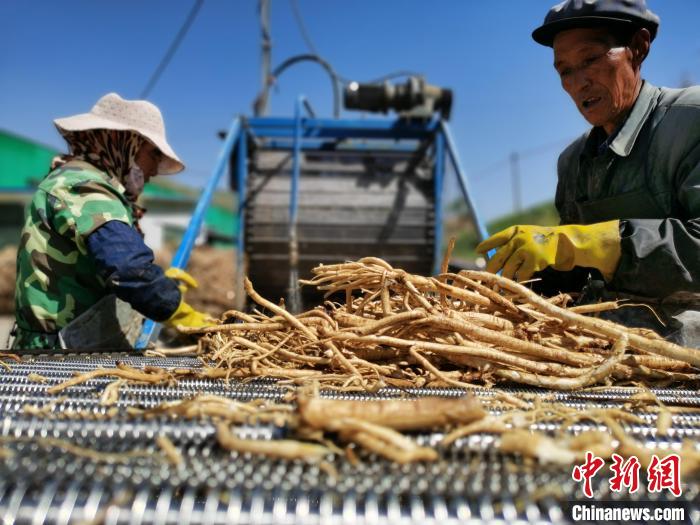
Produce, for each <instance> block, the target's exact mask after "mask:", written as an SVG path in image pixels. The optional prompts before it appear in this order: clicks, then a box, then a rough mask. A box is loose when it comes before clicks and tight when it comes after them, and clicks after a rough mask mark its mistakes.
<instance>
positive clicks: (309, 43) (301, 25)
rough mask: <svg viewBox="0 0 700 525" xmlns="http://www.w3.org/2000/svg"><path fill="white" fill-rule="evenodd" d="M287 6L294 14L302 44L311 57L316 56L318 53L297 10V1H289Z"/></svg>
mask: <svg viewBox="0 0 700 525" xmlns="http://www.w3.org/2000/svg"><path fill="white" fill-rule="evenodd" d="M289 4H290V5H291V6H292V12H293V13H294V19H295V20H296V22H297V27H298V28H299V32H300V33H301V37H302V38H303V39H304V42H305V43H306V47H308V48H309V51H311V54H312V55H316V56H318V51H316V46H314V43H313V41H312V40H311V37H310V36H309V33H308V31H306V24H304V19H303V18H302V16H301V11H300V9H299V3H298V1H297V0H289Z"/></svg>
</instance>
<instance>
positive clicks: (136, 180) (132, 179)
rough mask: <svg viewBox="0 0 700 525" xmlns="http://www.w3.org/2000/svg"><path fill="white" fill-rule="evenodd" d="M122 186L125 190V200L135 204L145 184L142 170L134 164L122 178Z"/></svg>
mask: <svg viewBox="0 0 700 525" xmlns="http://www.w3.org/2000/svg"><path fill="white" fill-rule="evenodd" d="M123 184H124V188H126V198H127V199H129V200H130V201H132V202H135V201H136V199H138V198H139V195H141V192H142V191H143V185H144V184H145V176H144V174H143V170H142V169H141V168H139V166H138V164H136V163H134V165H133V166H132V167H131V169H130V170H129V173H127V174H126V175H125V176H124V181H123Z"/></svg>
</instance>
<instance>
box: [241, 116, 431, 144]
mask: <svg viewBox="0 0 700 525" xmlns="http://www.w3.org/2000/svg"><path fill="white" fill-rule="evenodd" d="M248 122H249V125H250V129H251V131H252V133H253V134H255V135H256V136H261V137H290V138H291V137H293V136H294V125H295V122H294V119H287V118H259V117H258V118H252V119H250V120H249V121H248ZM435 130H436V125H435V123H434V122H433V121H431V122H428V123H416V122H407V121H404V120H390V119H385V120H345V119H344V120H333V119H314V118H309V119H306V120H305V121H304V124H303V135H304V136H305V137H319V138H323V137H334V138H353V137H354V138H385V139H426V138H430V137H431V135H432V134H433V133H434V132H435Z"/></svg>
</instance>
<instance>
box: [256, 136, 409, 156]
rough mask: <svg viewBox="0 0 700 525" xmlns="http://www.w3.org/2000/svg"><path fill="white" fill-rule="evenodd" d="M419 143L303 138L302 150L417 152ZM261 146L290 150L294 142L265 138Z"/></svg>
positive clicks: (379, 152)
mask: <svg viewBox="0 0 700 525" xmlns="http://www.w3.org/2000/svg"><path fill="white" fill-rule="evenodd" d="M418 146H419V145H417V144H414V145H408V144H395V143H387V144H381V143H375V144H372V143H369V144H367V143H362V144H361V143H354V142H344V143H341V144H336V143H335V142H333V141H325V142H321V141H319V140H315V139H307V140H304V139H302V141H301V150H302V151H329V152H332V151H341V152H342V151H366V152H376V153H378V154H381V153H384V152H385V153H409V154H410V153H416V152H417V151H419V150H420V147H418ZM261 147H262V148H265V149H276V150H286V151H289V150H290V149H291V148H292V147H293V142H292V141H289V140H279V139H270V140H265V141H264V142H262V143H261Z"/></svg>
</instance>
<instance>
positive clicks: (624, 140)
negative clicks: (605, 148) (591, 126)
mask: <svg viewBox="0 0 700 525" xmlns="http://www.w3.org/2000/svg"><path fill="white" fill-rule="evenodd" d="M660 91H661V90H660V89H659V88H657V87H655V86H652V85H651V84H650V83H649V82H647V81H644V83H643V84H642V89H641V90H640V91H639V96H638V97H637V100H636V101H635V103H634V106H633V107H632V111H631V112H630V114H629V116H628V117H627V120H626V121H625V123H624V124H623V125H622V128H621V129H620V131H618V133H617V135H616V136H615V138H614V139H613V141H612V142H611V143H610V149H611V150H612V151H613V152H614V153H615V154H616V155H618V156H620V157H627V156H628V155H629V154H630V153H631V152H632V148H634V143H635V142H636V140H637V137H638V136H639V133H640V132H641V131H642V127H644V124H645V123H646V121H647V119H648V118H649V115H651V113H652V112H653V111H654V109H656V106H657V103H658V100H659V92H660Z"/></svg>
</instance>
